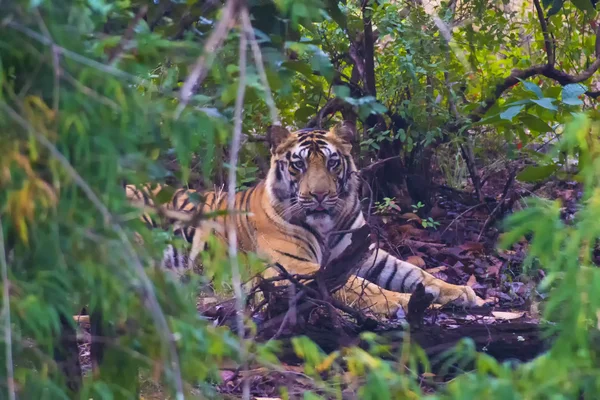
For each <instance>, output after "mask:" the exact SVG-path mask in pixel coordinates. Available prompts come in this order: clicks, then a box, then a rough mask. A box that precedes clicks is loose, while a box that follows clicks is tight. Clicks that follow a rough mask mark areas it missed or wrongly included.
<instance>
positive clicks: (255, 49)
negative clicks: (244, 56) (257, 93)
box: [240, 8, 281, 125]
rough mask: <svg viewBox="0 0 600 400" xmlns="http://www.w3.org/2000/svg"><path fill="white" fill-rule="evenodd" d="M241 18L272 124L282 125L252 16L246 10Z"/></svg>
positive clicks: (242, 11)
mask: <svg viewBox="0 0 600 400" xmlns="http://www.w3.org/2000/svg"><path fill="white" fill-rule="evenodd" d="M240 18H241V22H242V26H243V28H244V31H245V33H246V35H247V36H248V41H249V42H250V48H251V49H252V56H253V57H254V64H255V65H256V69H257V70H258V76H260V80H261V81H262V84H263V87H264V89H265V94H266V99H265V100H266V102H267V106H268V107H269V113H270V114H271V123H272V124H273V125H281V121H280V120H279V115H278V113H277V107H275V101H274V100H273V94H272V93H271V87H270V86H269V81H268V79H267V73H266V72H265V65H264V62H263V58H262V53H261V51H260V48H259V46H258V42H257V41H256V35H255V34H254V28H252V23H251V22H250V15H249V14H248V10H247V9H246V8H244V9H242V10H241V11H240Z"/></svg>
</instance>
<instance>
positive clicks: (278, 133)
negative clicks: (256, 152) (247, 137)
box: [267, 125, 290, 153]
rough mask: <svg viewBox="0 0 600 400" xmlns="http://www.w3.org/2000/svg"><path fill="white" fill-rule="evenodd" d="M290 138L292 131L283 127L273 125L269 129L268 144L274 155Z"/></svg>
mask: <svg viewBox="0 0 600 400" xmlns="http://www.w3.org/2000/svg"><path fill="white" fill-rule="evenodd" d="M289 136H290V131H288V130H287V129H285V128H284V127H283V126H278V125H271V126H269V127H268V128H267V143H269V147H270V148H271V153H274V152H275V150H276V149H277V147H279V145H280V144H281V143H283V142H284V141H285V140H286V139H287V138H288V137H289Z"/></svg>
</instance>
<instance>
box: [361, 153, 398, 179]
mask: <svg viewBox="0 0 600 400" xmlns="http://www.w3.org/2000/svg"><path fill="white" fill-rule="evenodd" d="M400 159H402V156H393V157H388V158H384V159H383V160H379V161H377V162H374V163H373V164H371V165H369V166H368V167H365V168H363V169H361V170H360V171H359V173H360V175H362V176H364V175H365V174H367V173H369V172H372V171H374V170H377V169H378V168H379V167H380V166H382V165H383V164H385V163H387V162H389V161H395V160H400Z"/></svg>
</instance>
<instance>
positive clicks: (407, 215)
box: [400, 213, 421, 223]
mask: <svg viewBox="0 0 600 400" xmlns="http://www.w3.org/2000/svg"><path fill="white" fill-rule="evenodd" d="M400 218H403V219H406V220H408V221H417V222H418V223H421V217H419V216H418V215H417V214H415V213H404V214H402V215H401V216H400Z"/></svg>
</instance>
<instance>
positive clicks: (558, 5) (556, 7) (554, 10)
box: [547, 0, 565, 18]
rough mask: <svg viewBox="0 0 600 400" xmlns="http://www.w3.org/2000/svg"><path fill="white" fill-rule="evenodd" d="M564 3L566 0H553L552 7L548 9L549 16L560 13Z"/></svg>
mask: <svg viewBox="0 0 600 400" xmlns="http://www.w3.org/2000/svg"><path fill="white" fill-rule="evenodd" d="M564 4H565V0H554V1H553V2H552V7H551V8H550V9H549V10H548V14H547V17H548V18H550V17H551V16H553V15H555V14H558V12H559V11H560V10H561V9H562V8H563V5H564Z"/></svg>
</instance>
